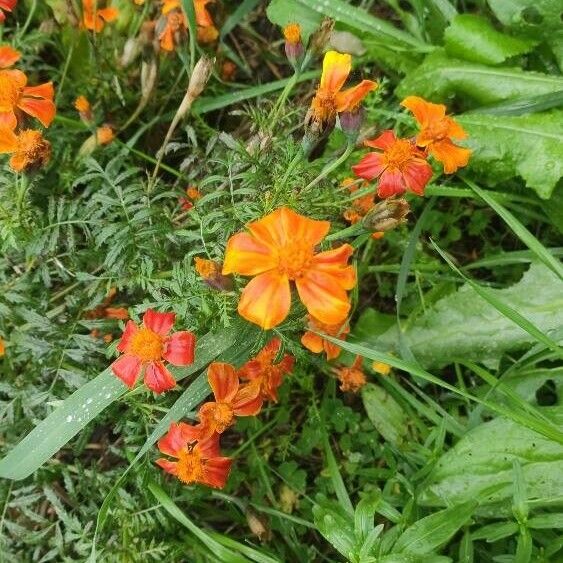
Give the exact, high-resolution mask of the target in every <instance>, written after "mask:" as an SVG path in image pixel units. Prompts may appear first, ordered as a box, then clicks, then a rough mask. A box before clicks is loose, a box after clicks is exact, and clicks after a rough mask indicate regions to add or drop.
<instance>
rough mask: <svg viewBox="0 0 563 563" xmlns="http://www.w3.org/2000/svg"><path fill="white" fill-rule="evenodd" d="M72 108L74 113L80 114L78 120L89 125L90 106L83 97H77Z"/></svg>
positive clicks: (90, 117) (90, 119) (90, 118)
mask: <svg viewBox="0 0 563 563" xmlns="http://www.w3.org/2000/svg"><path fill="white" fill-rule="evenodd" d="M74 107H75V108H76V111H78V113H79V114H80V119H82V121H84V122H85V123H90V121H92V106H91V105H90V102H89V101H88V99H87V98H86V97H85V96H78V98H76V100H74Z"/></svg>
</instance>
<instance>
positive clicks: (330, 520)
mask: <svg viewBox="0 0 563 563" xmlns="http://www.w3.org/2000/svg"><path fill="white" fill-rule="evenodd" d="M317 501H318V504H316V505H315V506H313V516H314V522H315V526H316V527H317V530H318V531H319V532H320V533H321V534H322V535H323V537H324V538H325V539H326V540H327V541H328V542H329V543H330V544H331V545H332V546H333V547H334V549H336V550H337V551H338V552H339V553H340V554H341V555H343V556H344V557H346V558H348V557H349V556H350V554H351V553H352V552H353V550H354V547H355V543H356V536H355V532H354V522H353V520H352V516H351V515H350V514H348V513H347V512H346V511H345V510H344V509H343V508H342V506H341V505H340V504H339V503H337V502H334V501H330V500H328V499H326V498H324V497H319V498H318V499H317Z"/></svg>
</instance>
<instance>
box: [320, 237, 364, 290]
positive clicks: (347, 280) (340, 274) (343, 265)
mask: <svg viewBox="0 0 563 563" xmlns="http://www.w3.org/2000/svg"><path fill="white" fill-rule="evenodd" d="M353 252H354V248H353V247H352V246H351V245H350V244H342V245H340V246H339V247H337V248H333V249H332V250H326V251H325V252H320V253H319V254H317V255H315V256H314V258H313V260H312V263H311V269H312V270H315V271H318V272H324V273H326V274H330V275H331V276H332V277H333V278H334V279H335V280H336V281H338V283H339V284H340V286H341V287H342V288H343V289H352V288H353V287H354V286H355V285H356V272H355V270H354V268H353V266H349V265H348V259H349V258H350V256H352V254H353Z"/></svg>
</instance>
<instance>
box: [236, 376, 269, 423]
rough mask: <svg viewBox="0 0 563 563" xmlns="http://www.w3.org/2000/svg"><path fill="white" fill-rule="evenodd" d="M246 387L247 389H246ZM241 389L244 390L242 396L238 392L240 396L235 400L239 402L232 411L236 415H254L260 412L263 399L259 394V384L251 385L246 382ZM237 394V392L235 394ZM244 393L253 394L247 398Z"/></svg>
mask: <svg viewBox="0 0 563 563" xmlns="http://www.w3.org/2000/svg"><path fill="white" fill-rule="evenodd" d="M247 388H248V391H246V390H247ZM241 391H245V393H244V396H243V394H242V393H240V392H239V393H240V395H241V397H240V399H239V400H238V401H237V403H240V404H239V405H238V406H237V407H236V408H235V409H234V411H233V412H234V413H235V415H236V416H255V415H257V414H258V413H259V412H260V409H261V408H262V404H263V402H264V399H262V397H261V396H260V395H259V393H260V386H259V385H252V384H251V383H248V384H247V385H245V386H244V387H243V388H241ZM237 395H238V394H237ZM246 395H255V396H254V398H253V399H249V398H248V397H246Z"/></svg>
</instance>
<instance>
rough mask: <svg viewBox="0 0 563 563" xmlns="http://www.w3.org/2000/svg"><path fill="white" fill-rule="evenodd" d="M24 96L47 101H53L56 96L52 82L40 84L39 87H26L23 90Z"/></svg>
mask: <svg viewBox="0 0 563 563" xmlns="http://www.w3.org/2000/svg"><path fill="white" fill-rule="evenodd" d="M23 95H24V96H29V97H31V98H45V99H46V100H52V99H53V97H54V95H55V89H54V88H53V83H52V82H45V83H44V84H38V85H37V86H26V87H25V88H24V89H23Z"/></svg>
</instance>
